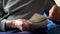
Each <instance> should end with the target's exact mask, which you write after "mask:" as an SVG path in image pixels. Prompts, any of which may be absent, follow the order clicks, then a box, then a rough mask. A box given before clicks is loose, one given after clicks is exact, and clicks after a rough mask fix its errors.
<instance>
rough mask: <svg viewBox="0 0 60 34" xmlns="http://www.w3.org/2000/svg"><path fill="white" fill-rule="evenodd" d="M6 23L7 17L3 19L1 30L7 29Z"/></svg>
mask: <svg viewBox="0 0 60 34" xmlns="http://www.w3.org/2000/svg"><path fill="white" fill-rule="evenodd" d="M5 23H6V19H3V20H2V21H1V22H0V30H1V31H5Z"/></svg>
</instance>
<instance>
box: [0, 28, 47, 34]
mask: <svg viewBox="0 0 60 34" xmlns="http://www.w3.org/2000/svg"><path fill="white" fill-rule="evenodd" d="M0 34H47V33H46V29H38V30H34V31H30V32H29V31H23V32H21V31H19V30H11V31H6V32H0Z"/></svg>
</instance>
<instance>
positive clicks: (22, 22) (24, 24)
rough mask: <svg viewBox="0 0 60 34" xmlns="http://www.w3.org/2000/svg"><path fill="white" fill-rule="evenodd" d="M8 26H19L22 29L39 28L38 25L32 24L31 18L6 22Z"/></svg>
mask: <svg viewBox="0 0 60 34" xmlns="http://www.w3.org/2000/svg"><path fill="white" fill-rule="evenodd" d="M6 27H11V28H17V29H19V30H21V31H23V30H26V31H32V30H35V29H38V27H37V26H36V25H33V24H30V21H29V20H26V19H18V20H12V21H7V22H6Z"/></svg>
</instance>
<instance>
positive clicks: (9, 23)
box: [6, 21, 15, 28]
mask: <svg viewBox="0 0 60 34" xmlns="http://www.w3.org/2000/svg"><path fill="white" fill-rule="evenodd" d="M6 28H15V26H14V24H13V22H12V21H6Z"/></svg>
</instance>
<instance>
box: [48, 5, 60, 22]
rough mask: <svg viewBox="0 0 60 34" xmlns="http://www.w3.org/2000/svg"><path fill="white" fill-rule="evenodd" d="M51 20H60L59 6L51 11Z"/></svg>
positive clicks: (55, 6)
mask: <svg viewBox="0 0 60 34" xmlns="http://www.w3.org/2000/svg"><path fill="white" fill-rule="evenodd" d="M48 17H49V19H52V20H54V21H59V20H60V8H59V7H57V5H54V6H53V7H52V8H51V9H50V11H49V16H48Z"/></svg>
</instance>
